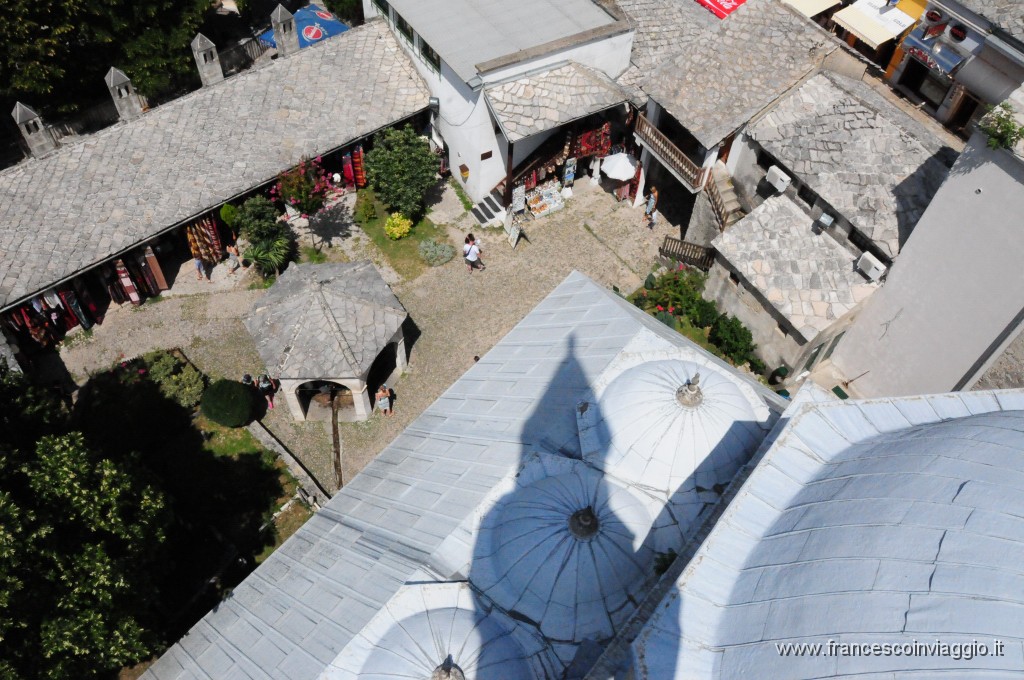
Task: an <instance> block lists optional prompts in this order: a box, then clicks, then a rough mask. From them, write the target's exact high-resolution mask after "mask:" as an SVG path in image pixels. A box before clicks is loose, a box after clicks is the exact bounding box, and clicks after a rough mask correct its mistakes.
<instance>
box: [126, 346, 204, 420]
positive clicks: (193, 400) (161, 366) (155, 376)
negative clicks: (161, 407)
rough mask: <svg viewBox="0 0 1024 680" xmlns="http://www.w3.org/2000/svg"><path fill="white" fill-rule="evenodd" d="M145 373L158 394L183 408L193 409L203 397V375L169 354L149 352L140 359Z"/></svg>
mask: <svg viewBox="0 0 1024 680" xmlns="http://www.w3.org/2000/svg"><path fill="white" fill-rule="evenodd" d="M142 360H143V361H144V362H145V364H146V368H147V373H148V376H149V378H150V380H152V381H153V382H155V383H156V384H157V385H158V386H159V387H160V393H161V394H163V395H164V396H165V397H167V398H168V399H172V400H173V401H175V402H177V403H178V404H180V405H181V406H182V407H183V408H187V409H191V408H195V406H196V404H198V403H199V399H200V398H201V397H202V395H203V388H204V387H205V386H206V381H205V379H204V378H203V374H202V373H200V372H199V371H197V370H196V369H195V368H194V367H192V366H190V365H189V364H186V363H185V362H183V361H181V360H180V359H178V358H177V357H176V356H174V355H173V354H171V353H170V352H150V353H149V354H146V355H145V356H143V357H142Z"/></svg>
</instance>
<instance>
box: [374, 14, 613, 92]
mask: <svg viewBox="0 0 1024 680" xmlns="http://www.w3.org/2000/svg"><path fill="white" fill-rule="evenodd" d="M391 7H393V8H394V10H395V11H396V12H398V13H399V14H401V15H402V18H403V19H405V20H406V21H408V22H409V24H411V25H412V27H413V29H415V31H416V32H417V33H419V35H420V37H421V38H423V39H424V40H425V41H426V42H427V43H428V44H429V45H430V46H431V47H432V48H434V50H435V51H436V52H437V53H438V54H439V55H441V59H442V60H444V62H445V63H446V64H448V66H449V67H451V69H452V70H453V71H455V73H456V74H457V75H458V76H459V77H460V78H462V79H463V80H464V81H467V82H468V81H469V80H471V79H473V78H474V77H476V76H477V75H478V73H477V68H476V65H477V64H481V63H483V62H486V61H489V60H491V59H497V58H498V57H504V56H508V55H511V54H514V53H516V52H520V51H522V50H527V49H530V48H532V47H537V46H539V45H543V44H544V43H548V42H552V41H555V40H561V39H564V38H568V37H570V36H573V35H576V34H577V33H582V32H584V31H589V30H592V29H596V28H601V27H605V26H609V25H611V24H614V23H615V19H614V18H613V17H612V16H611V15H609V14H608V13H607V12H605V10H603V9H602V8H601V7H600V6H598V5H597V4H596V3H595V2H594V1H593V0H560V1H556V0H516V1H515V2H508V0H393V1H392V2H391Z"/></svg>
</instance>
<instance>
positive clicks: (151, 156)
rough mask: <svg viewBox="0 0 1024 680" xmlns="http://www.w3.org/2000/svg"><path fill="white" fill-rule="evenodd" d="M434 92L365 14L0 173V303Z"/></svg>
mask: <svg viewBox="0 0 1024 680" xmlns="http://www.w3.org/2000/svg"><path fill="white" fill-rule="evenodd" d="M429 98H430V94H429V91H428V90H427V87H426V85H425V83H424V82H423V80H422V79H421V78H420V76H419V75H418V74H417V73H416V71H415V69H414V68H413V66H412V64H411V63H410V62H409V58H408V57H407V56H406V53H405V52H404V50H402V49H401V48H400V47H399V46H398V44H397V42H396V41H395V38H394V36H393V35H392V33H391V31H389V30H388V28H387V25H386V24H385V23H384V22H382V21H371V22H369V23H367V24H366V25H365V26H362V27H359V28H355V29H353V30H351V31H348V32H346V33H344V34H342V35H340V36H337V37H335V38H331V39H330V40H324V41H323V42H321V43H318V44H316V45H314V46H312V47H309V48H307V49H304V50H300V51H299V52H298V53H296V54H294V55H292V56H290V57H287V58H283V59H277V60H275V61H273V62H271V63H270V64H268V65H267V66H264V67H262V68H256V69H253V70H250V71H247V72H245V73H243V74H241V75H238V76H234V77H231V78H228V79H226V80H224V81H223V82H221V83H218V84H216V85H213V86H211V87H204V88H202V89H200V90H197V91H195V92H192V93H191V94H188V95H186V96H184V97H181V98H180V99H176V100H174V101H172V102H170V103H168V104H165V105H163V106H160V107H157V108H155V109H153V110H152V111H149V112H147V113H145V114H143V115H142V116H141V117H139V118H137V119H135V120H133V121H131V122H128V123H119V124H117V125H114V126H113V127H110V128H107V129H106V130H102V131H100V132H98V133H96V134H93V135H89V136H87V137H84V138H82V139H81V141H77V142H76V143H74V144H69V145H67V146H64V147H61V148H60V149H58V150H57V151H56V152H53V153H51V154H49V155H47V156H45V157H43V158H40V159H28V160H25V161H23V162H22V163H19V164H18V165H16V166H14V167H13V168H10V169H8V170H6V171H4V172H0V308H2V307H7V306H9V305H12V304H14V303H16V302H18V301H19V300H21V299H23V298H25V297H26V296H30V295H33V294H36V293H38V292H40V291H42V290H45V289H47V288H49V287H51V286H53V285H54V284H56V283H57V282H59V281H61V280H63V279H65V278H68V277H71V276H73V275H74V274H76V273H77V272H79V271H82V270H84V269H87V268H89V267H91V266H93V265H96V264H99V263H100V262H103V261H104V260H106V259H108V258H110V257H112V256H114V255H117V254H119V253H121V252H123V251H125V250H127V249H130V248H132V247H134V246H136V245H139V244H142V243H144V242H146V241H148V240H150V239H152V238H153V237H155V236H157V235H158V234H160V233H161V232H163V231H165V230H167V229H168V228H170V227H172V226H174V225H176V224H178V223H181V222H183V221H186V220H188V219H189V218H191V217H193V216H198V215H201V214H203V213H204V212H206V211H207V210H210V209H211V208H215V207H217V206H218V205H219V204H221V203H223V202H224V201H226V200H228V199H230V198H233V197H234V196H237V195H238V194H241V193H244V192H245V191H248V190H249V189H251V188H252V187H254V186H258V185H260V184H263V183H265V182H267V181H270V180H271V179H273V178H274V177H275V176H276V175H277V174H278V173H279V172H281V171H283V170H286V169H288V168H290V167H292V166H294V165H295V164H297V163H298V162H299V161H300V160H302V158H303V157H311V156H316V155H317V154H320V153H323V152H327V151H330V150H332V149H335V148H337V147H339V146H343V145H345V144H347V143H349V142H352V141H354V140H357V139H360V138H361V137H364V136H366V135H368V134H370V133H372V132H374V131H375V130H377V129H379V128H382V127H385V126H387V125H389V124H391V123H394V122H396V121H399V120H402V119H404V118H407V117H409V116H411V115H413V114H415V113H417V112H419V111H421V110H423V109H425V108H426V107H427V105H428V101H429Z"/></svg>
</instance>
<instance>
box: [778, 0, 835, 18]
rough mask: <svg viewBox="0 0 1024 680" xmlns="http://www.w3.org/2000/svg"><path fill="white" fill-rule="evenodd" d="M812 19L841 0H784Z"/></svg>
mask: <svg viewBox="0 0 1024 680" xmlns="http://www.w3.org/2000/svg"><path fill="white" fill-rule="evenodd" d="M782 1H783V2H785V3H786V4H787V5H789V6H790V7H792V8H793V9H795V10H796V11H798V12H800V13H801V14H803V15H804V16H805V17H807V18H808V19H810V18H811V17H815V16H817V15H819V14H821V13H822V12H824V11H825V10H827V9H831V8H833V7H835V6H836V5H838V4H839V3H840V1H841V0H782Z"/></svg>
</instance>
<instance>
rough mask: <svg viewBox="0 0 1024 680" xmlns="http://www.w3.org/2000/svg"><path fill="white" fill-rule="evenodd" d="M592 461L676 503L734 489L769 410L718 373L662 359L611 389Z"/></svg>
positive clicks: (607, 390)
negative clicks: (694, 494) (693, 494)
mask: <svg viewBox="0 0 1024 680" xmlns="http://www.w3.org/2000/svg"><path fill="white" fill-rule="evenodd" d="M597 407H598V408H599V410H600V413H599V415H597V416H596V421H597V422H596V424H595V426H594V427H593V431H594V432H595V433H597V436H598V447H597V450H596V451H591V452H589V453H588V455H587V461H588V462H590V463H591V464H593V465H595V466H596V467H599V468H601V469H603V470H604V471H605V472H607V473H608V474H610V475H612V476H614V477H616V478H618V479H620V480H623V481H625V482H628V483H630V484H635V485H637V486H640V487H643V488H646V489H649V490H652V491H657V492H659V493H661V494H664V495H666V496H672V495H673V494H675V493H677V492H678V491H681V490H682V491H693V490H696V489H697V488H700V489H712V488H714V487H715V485H716V484H728V483H729V481H731V479H732V477H733V475H734V474H735V473H736V471H737V470H738V469H739V468H740V466H741V465H743V464H744V463H745V462H746V461H747V460H748V459H749V458H750V456H751V455H752V454H753V453H754V451H755V450H756V449H757V447H758V445H759V444H760V443H761V441H762V440H763V439H764V435H765V430H764V428H763V427H762V423H764V422H765V421H766V420H767V418H768V410H767V408H766V407H765V406H764V404H763V403H762V402H761V401H760V400H759V399H758V397H757V395H756V394H755V393H754V391H753V390H752V389H751V388H750V387H749V386H747V385H744V384H743V383H742V382H741V380H740V379H739V378H737V377H734V376H730V375H727V374H726V373H725V372H723V371H721V370H719V369H718V368H716V367H714V366H709V365H699V364H697V363H694V362H690V361H681V360H674V359H673V360H662V361H648V362H646V363H643V364H640V365H638V366H634V367H633V368H630V369H627V370H626V371H624V372H623V373H621V374H620V375H619V376H617V377H616V378H615V379H614V380H612V381H611V383H609V384H608V386H607V387H606V388H605V390H604V392H603V393H602V395H601V397H600V399H599V400H598V403H597Z"/></svg>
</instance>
